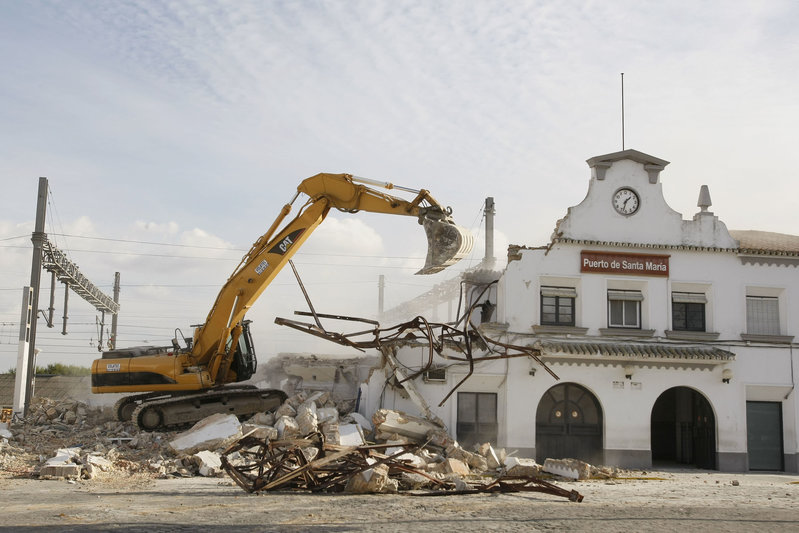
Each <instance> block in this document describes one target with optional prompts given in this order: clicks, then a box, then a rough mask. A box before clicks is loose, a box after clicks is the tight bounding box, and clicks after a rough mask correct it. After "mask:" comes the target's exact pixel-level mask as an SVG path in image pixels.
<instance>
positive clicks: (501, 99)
mask: <svg viewBox="0 0 799 533" xmlns="http://www.w3.org/2000/svg"><path fill="white" fill-rule="evenodd" d="M797 23H799V4H797V3H796V2H791V1H768V2H762V1H752V2H747V1H735V2H729V1H707V2H676V1H671V2H662V1H661V2H656V1H651V2H650V1H614V2H590V1H589V2H580V1H559V2H539V1H522V0H515V1H512V2H511V1H507V2H501V1H486V0H484V1H448V2H434V1H418V2H417V1H402V0H395V1H382V0H372V1H363V2H359V1H314V2H311V1H291V2H279V1H271V2H260V1H253V2H250V1H235V2H204V1H177V2H159V1H139V2H125V1H114V2H105V1H96V2H93V1H75V2H55V1H53V2H50V1H26V2H21V1H9V0H0V49H1V50H3V53H2V54H0V72H2V73H3V75H2V77H0V121H1V122H2V124H3V126H4V127H3V128H0V176H2V180H3V181H2V183H3V190H4V194H3V195H2V200H1V202H2V203H1V204H0V205H2V210H0V239H5V240H2V241H0V246H2V248H0V273H2V280H3V281H2V282H0V323H1V324H3V325H0V369H5V368H7V367H10V366H12V365H13V362H14V360H15V354H16V344H15V343H16V340H15V339H16V335H17V331H16V329H15V326H14V325H13V323H14V322H16V321H18V316H17V315H18V313H19V311H18V307H19V303H18V300H19V289H20V287H21V286H22V285H25V284H27V282H28V280H29V277H30V250H31V247H30V240H29V235H30V232H31V231H32V224H33V218H34V213H35V200H36V188H37V182H38V177H39V176H47V177H48V178H49V180H50V188H51V190H52V204H53V205H52V208H51V216H52V219H51V222H50V224H51V225H50V226H49V228H48V233H50V234H51V235H52V238H53V240H55V241H56V243H57V244H58V245H59V246H60V247H62V248H64V249H67V250H69V251H70V257H71V258H72V260H73V261H74V262H76V263H77V264H78V265H80V267H81V269H82V270H83V271H84V273H85V274H87V276H88V277H89V278H91V279H92V280H93V281H94V282H95V283H97V284H98V285H101V286H102V287H103V288H105V289H106V290H108V291H110V283H111V280H112V279H113V272H114V271H120V272H121V274H122V283H123V292H122V306H123V311H122V315H121V316H120V322H121V324H124V325H127V326H131V327H129V328H128V329H121V330H120V343H121V344H140V343H144V342H148V343H151V344H160V343H161V342H163V341H164V340H167V341H168V339H169V338H170V337H171V336H172V331H173V330H174V328H175V327H181V328H183V330H184V332H186V331H188V329H189V328H188V327H187V326H188V324H189V323H196V322H198V321H201V320H202V319H203V318H204V317H205V314H206V313H207V310H208V307H209V306H210V303H211V302H212V301H213V297H214V296H215V293H216V290H217V288H218V287H219V286H221V284H222V283H223V281H224V279H225V278H226V277H227V275H228V274H229V272H230V271H231V270H232V269H233V268H234V267H235V265H236V263H237V260H238V259H239V258H240V256H241V255H242V254H243V252H244V250H245V249H246V248H248V247H249V245H250V244H251V243H252V241H254V240H255V238H257V236H258V235H260V234H261V233H262V232H263V231H264V230H265V229H266V228H267V227H268V226H269V224H270V223H271V221H272V220H273V218H274V217H275V216H276V214H277V212H278V211H279V209H280V207H281V206H282V205H283V204H284V203H285V202H286V201H287V200H288V199H289V198H290V197H291V195H292V193H293V191H294V189H295V188H296V185H297V184H298V183H299V181H300V180H302V179H303V178H305V177H308V176H310V175H313V174H316V173H318V172H348V173H352V174H356V175H360V176H366V177H370V178H374V179H380V180H386V181H393V182H395V183H398V184H401V185H405V186H408V187H414V188H427V189H429V190H430V191H431V192H432V194H433V195H434V196H435V197H436V198H437V199H438V200H439V201H441V203H443V204H446V205H450V206H452V207H453V210H454V213H455V217H456V219H457V220H458V222H459V223H460V224H462V225H464V226H474V227H475V228H477V227H479V224H480V208H481V205H482V203H483V201H484V198H485V197H487V196H493V197H494V198H495V201H496V206H497V207H496V209H497V218H496V223H495V225H496V229H497V231H498V236H497V252H498V253H497V255H499V256H503V255H504V247H505V246H507V244H508V243H513V244H522V245H530V246H535V245H541V244H545V243H546V242H547V240H548V238H549V235H550V233H551V231H552V228H553V227H554V224H555V221H556V220H557V219H558V218H560V217H562V216H563V215H564V214H565V212H566V209H567V208H568V207H569V206H571V205H575V204H577V203H579V202H580V201H581V200H582V198H583V196H584V194H585V191H586V186H587V183H588V178H589V176H590V174H589V169H588V167H587V166H586V164H585V160H586V159H588V158H590V157H593V156H596V155H599V154H605V153H609V152H615V151H618V150H620V149H621V121H620V114H621V109H620V100H621V98H620V73H621V72H624V73H625V77H624V83H625V115H626V121H625V134H626V147H627V148H635V149H637V150H640V151H643V152H646V153H649V154H651V155H654V156H656V157H659V158H662V159H666V160H668V161H671V165H669V166H668V167H667V169H666V170H665V171H664V172H663V173H662V175H661V179H662V182H663V188H664V193H665V195H666V199H667V201H668V202H669V203H670V205H671V206H672V207H673V208H674V209H676V210H677V211H680V212H682V213H683V216H684V217H685V218H690V216H691V215H692V214H693V213H694V212H695V211H696V210H697V208H696V200H697V197H698V192H699V187H700V186H701V185H702V184H707V185H709V186H710V192H711V195H712V198H713V203H714V205H713V207H712V210H713V211H714V212H715V213H716V214H717V215H719V216H720V217H721V219H722V221H724V222H725V223H726V224H727V226H728V227H729V228H731V229H762V230H769V231H778V232H783V233H791V234H799V219H798V218H797V217H796V216H795V213H796V211H797V207H799V206H797V203H798V201H797V194H796V192H797V185H796V173H797V171H796V166H795V163H794V157H793V154H794V151H795V145H796V140H797V135H796V133H795V131H796V124H797V123H799V100H798V99H797V98H796V87H797V81H799V80H797V78H798V76H797V72H796V71H797V69H796V65H797V64H799V34H797V32H796V30H795V28H796V25H797ZM332 216H333V217H334V218H333V219H332V220H330V221H328V222H327V223H326V224H325V225H323V226H322V227H321V228H320V229H319V230H318V231H317V233H316V234H315V235H314V236H313V238H312V239H311V240H310V241H309V242H308V244H307V245H306V247H305V248H303V250H302V251H301V252H302V253H301V254H300V255H299V256H298V257H297V263H298V266H299V267H300V269H301V273H302V274H303V279H304V281H305V282H306V283H307V284H308V286H309V288H310V289H311V295H312V297H313V298H314V301H315V304H316V306H317V309H319V310H320V311H325V312H344V313H350V314H359V315H369V314H371V313H373V312H374V310H375V309H376V300H377V277H378V275H380V274H384V275H386V277H387V280H388V290H389V292H388V293H387V301H388V302H389V304H391V303H394V304H396V303H400V302H401V301H402V299H404V298H405V297H406V296H409V295H413V294H416V293H418V292H420V291H423V290H425V289H426V288H427V287H430V286H431V285H432V284H434V283H437V282H440V281H442V280H443V279H446V278H447V277H449V276H451V275H453V273H449V274H438V275H436V276H433V277H431V278H425V279H420V278H418V277H417V278H414V277H412V276H411V274H412V272H413V271H414V270H415V269H416V268H418V267H419V266H420V264H421V263H422V262H423V259H422V256H423V254H424V247H425V241H424V236H423V234H422V232H421V230H420V229H419V227H418V226H417V225H416V224H415V222H414V221H412V220H408V221H397V220H393V219H391V217H380V216H374V215H363V216H361V215H356V216H349V215H342V214H335V215H332ZM57 234H65V235H68V236H62V235H57ZM14 237H23V238H19V239H14ZM85 237H92V238H93V239H86V238H85ZM97 238H102V239H115V240H114V241H106V240H97ZM118 241H145V242H157V243H165V244H172V245H175V244H177V245H181V246H171V247H169V246H155V245H143V244H136V243H131V242H118ZM189 246H198V247H196V248H191V247H189ZM164 256H168V257H164ZM481 256H482V249H478V250H476V251H475V256H474V257H473V258H472V261H471V262H465V263H463V264H462V266H470V265H473V264H474V263H475V262H476V261H477V260H479V258H480V257H481ZM59 294H60V293H59ZM60 298H61V297H60V296H59V298H58V299H59V300H60ZM40 307H46V302H44V301H43V302H42V304H41V305H40ZM302 307H303V304H302V300H301V295H300V294H299V291H298V290H297V289H296V285H295V284H294V283H293V281H292V279H291V278H290V277H289V276H281V277H279V278H278V280H277V281H276V284H275V286H274V287H271V288H270V289H268V290H267V292H266V293H265V295H264V296H263V297H262V299H261V301H259V303H258V305H257V306H256V309H254V310H253V314H255V315H257V316H256V317H255V318H256V324H258V328H260V330H256V335H258V336H259V338H258V344H259V348H260V352H261V354H264V355H266V354H269V353H274V352H276V351H291V350H295V349H299V350H300V351H301V350H302V349H305V348H306V347H308V349H311V347H312V346H315V345H310V344H308V345H306V344H304V343H305V338H304V336H302V335H301V334H299V333H295V332H290V331H284V330H282V329H278V328H276V327H275V326H272V325H271V322H272V319H273V318H274V316H275V315H278V314H279V315H281V316H287V315H289V314H290V312H291V311H292V310H293V309H297V308H302ZM57 314H58V313H57ZM70 315H71V319H70V323H71V324H74V326H73V327H74V329H72V330H71V331H70V335H68V336H67V337H62V336H61V335H58V334H57V333H58V332H54V331H48V330H46V328H40V331H41V330H42V329H45V332H44V333H42V335H51V337H52V338H49V337H48V338H47V342H44V341H42V344H43V345H45V344H46V347H43V348H42V350H43V352H42V355H41V356H40V357H41V358H42V359H41V360H42V362H44V363H46V362H51V360H50V359H48V357H51V358H55V359H57V360H64V359H67V358H71V359H70V360H69V361H67V362H71V361H72V360H74V362H75V363H76V364H87V363H88V362H89V361H90V360H91V358H92V357H93V356H94V355H95V354H96V349H95V348H94V347H93V346H92V344H91V343H92V339H96V327H95V326H94V325H93V324H94V313H93V310H92V309H91V308H90V307H89V306H88V305H87V304H83V303H82V302H80V301H79V300H78V298H77V297H75V298H72V304H71V306H70ZM132 326H135V328H134V327H132ZM59 331H60V329H59ZM331 346H332V345H331ZM84 352H85V355H84Z"/></svg>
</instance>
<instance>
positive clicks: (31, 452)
mask: <svg viewBox="0 0 799 533" xmlns="http://www.w3.org/2000/svg"><path fill="white" fill-rule="evenodd" d="M342 407H348V406H344V405H338V404H337V403H336V402H335V401H334V400H333V398H331V396H330V393H329V392H315V393H311V394H309V393H306V392H299V393H296V394H294V395H293V396H291V397H289V398H288V399H287V400H286V401H285V402H284V403H283V405H281V406H280V407H279V408H278V409H277V410H275V411H274V412H272V413H257V414H256V415H254V416H252V417H251V418H249V419H248V420H244V421H243V422H242V421H240V420H239V419H238V418H237V417H236V416H235V415H232V414H217V415H212V416H210V417H207V418H206V419H204V420H202V421H200V422H198V423H197V424H195V425H194V426H193V427H192V428H191V429H189V430H187V431H183V432H177V431H173V432H162V433H158V432H152V433H149V432H141V431H139V430H138V428H137V427H136V426H135V425H134V424H132V423H123V422H119V421H117V420H116V419H115V418H114V416H113V413H112V412H111V410H110V409H108V408H105V409H103V408H93V407H89V406H87V405H86V404H83V403H81V402H77V401H72V400H65V401H58V402H56V401H53V400H49V399H46V398H37V399H35V400H34V402H32V405H31V407H30V411H29V416H28V417H26V418H25V419H24V420H15V421H12V422H10V423H6V424H5V425H4V426H0V469H2V470H4V471H6V472H9V473H12V474H17V475H29V476H38V477H39V478H41V479H64V478H66V479H84V480H101V479H103V478H104V477H107V476H109V475H118V474H120V473H125V474H140V475H145V476H148V477H162V478H163V477H189V476H195V475H200V476H224V475H225V474H226V473H227V475H229V476H230V477H231V478H232V479H233V480H234V481H235V482H236V483H237V484H238V485H240V486H241V487H242V488H243V489H244V490H246V491H248V492H260V491H269V490H286V489H294V490H311V491H328V492H339V491H344V492H351V493H394V492H398V491H407V490H412V491H426V492H427V493H430V494H453V493H459V494H464V493H472V492H492V491H504V492H518V491H530V490H535V491H541V492H547V493H550V494H554V495H558V496H563V497H566V498H569V499H571V500H572V501H580V500H581V499H582V496H581V495H579V494H578V493H577V492H575V491H566V490H564V489H562V488H559V487H557V486H555V485H552V484H551V483H549V482H547V481H544V480H543V479H542V477H546V478H555V479H566V480H576V479H588V478H591V477H612V476H614V475H615V472H613V471H611V470H608V469H604V470H603V469H597V468H595V467H593V466H591V465H589V464H588V463H584V462H582V461H578V460H575V459H562V460H552V459H548V460H547V461H546V462H545V463H544V465H539V464H537V463H536V462H535V461H534V460H532V459H525V458H519V457H515V456H513V454H507V453H506V451H505V450H504V449H495V448H494V447H493V446H492V445H491V444H490V443H483V444H481V445H479V446H476V447H474V449H471V450H467V449H465V448H463V447H461V446H460V445H459V444H458V442H457V441H455V440H454V439H453V438H452V437H451V436H450V435H449V434H448V433H447V431H446V430H445V428H443V427H442V426H440V425H438V424H436V423H434V422H432V421H430V420H427V419H424V418H419V417H415V416H410V415H408V414H406V413H403V412H401V411H394V410H389V409H380V410H378V411H377V412H376V413H375V414H374V415H373V417H372V419H371V420H368V419H367V418H365V417H364V416H362V415H360V414H358V413H355V412H353V413H346V411H342Z"/></svg>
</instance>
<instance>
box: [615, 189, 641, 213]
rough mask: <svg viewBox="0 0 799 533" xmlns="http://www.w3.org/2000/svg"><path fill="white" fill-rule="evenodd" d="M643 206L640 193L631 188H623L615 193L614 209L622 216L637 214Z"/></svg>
mask: <svg viewBox="0 0 799 533" xmlns="http://www.w3.org/2000/svg"><path fill="white" fill-rule="evenodd" d="M640 205H641V200H640V198H638V193H637V192H635V191H634V190H632V189H630V188H629V187H622V188H621V189H619V190H618V191H616V192H615V193H613V208H614V209H615V210H616V211H617V212H618V213H619V214H621V215H625V216H629V215H633V214H635V212H636V211H638V208H639V207H640Z"/></svg>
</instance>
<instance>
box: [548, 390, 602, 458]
mask: <svg viewBox="0 0 799 533" xmlns="http://www.w3.org/2000/svg"><path fill="white" fill-rule="evenodd" d="M535 420H536V422H535V452H536V453H535V455H536V461H538V462H539V463H543V462H544V460H545V459H546V458H548V457H549V458H552V459H565V458H574V459H582V460H583V461H587V462H589V463H601V462H602V408H601V407H600V406H599V401H597V399H596V397H595V396H594V395H593V394H591V392H589V391H588V389H586V388H585V387H581V386H580V385H577V384H576V383H562V384H560V385H555V386H554V387H552V388H551V389H549V390H548V391H547V392H545V393H544V396H543V397H542V398H541V401H540V402H539V403H538V409H537V411H536V415H535Z"/></svg>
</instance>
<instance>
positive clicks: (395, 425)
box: [372, 409, 442, 442]
mask: <svg viewBox="0 0 799 533" xmlns="http://www.w3.org/2000/svg"><path fill="white" fill-rule="evenodd" d="M372 422H374V425H375V432H376V433H377V434H376V437H377V438H379V439H382V438H383V437H382V436H385V437H386V438H391V436H392V435H402V436H404V437H408V438H410V439H413V440H414V441H416V442H423V441H425V440H427V435H428V433H431V432H436V431H441V429H442V428H441V427H440V426H438V425H437V424H435V423H433V422H430V421H429V420H425V419H424V418H419V417H416V416H411V415H408V414H407V413H404V412H402V411H394V410H391V409H378V410H377V411H376V412H375V414H374V415H372Z"/></svg>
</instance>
